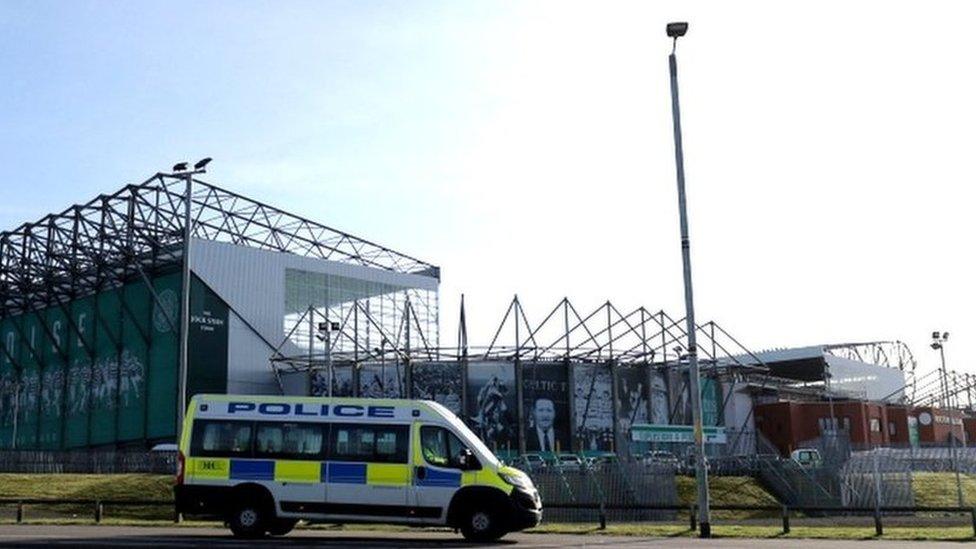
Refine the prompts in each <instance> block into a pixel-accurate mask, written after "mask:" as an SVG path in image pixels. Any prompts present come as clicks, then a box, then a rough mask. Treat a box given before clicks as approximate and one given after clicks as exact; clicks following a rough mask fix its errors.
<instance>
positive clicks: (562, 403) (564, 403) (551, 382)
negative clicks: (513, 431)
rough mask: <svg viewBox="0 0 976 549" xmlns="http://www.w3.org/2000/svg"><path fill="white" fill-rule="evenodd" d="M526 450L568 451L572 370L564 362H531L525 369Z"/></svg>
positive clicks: (523, 388) (523, 386)
mask: <svg viewBox="0 0 976 549" xmlns="http://www.w3.org/2000/svg"><path fill="white" fill-rule="evenodd" d="M522 398H523V402H522V409H523V410H524V411H525V418H523V422H524V426H525V450H526V451H527V452H540V453H543V454H551V453H559V452H569V451H571V450H572V444H571V442H570V432H571V431H572V429H571V428H570V423H569V371H568V370H567V366H566V364H564V363H561V362H560V363H530V364H525V365H524V366H523V368H522Z"/></svg>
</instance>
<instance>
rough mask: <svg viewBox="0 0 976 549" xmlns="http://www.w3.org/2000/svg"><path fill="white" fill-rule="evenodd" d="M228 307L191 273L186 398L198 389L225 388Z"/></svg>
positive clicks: (214, 391) (222, 389) (203, 390)
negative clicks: (188, 362) (188, 361)
mask: <svg viewBox="0 0 976 549" xmlns="http://www.w3.org/2000/svg"><path fill="white" fill-rule="evenodd" d="M229 311H230V309H229V308H228V306H227V304H226V303H224V302H223V301H222V300H221V299H220V298H219V297H217V295H216V294H214V293H213V292H211V291H210V289H209V288H208V287H207V286H206V284H204V283H203V282H201V281H200V279H198V278H196V277H193V284H192V286H191V287H190V364H189V370H188V375H187V401H188V402H189V399H190V397H192V396H193V395H195V394H200V393H226V392H227V337H228V336H227V320H228V315H229Z"/></svg>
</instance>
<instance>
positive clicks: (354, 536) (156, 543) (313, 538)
mask: <svg viewBox="0 0 976 549" xmlns="http://www.w3.org/2000/svg"><path fill="white" fill-rule="evenodd" d="M0 546H5V547H154V548H163V547H214V548H219V547H269V546H270V547H287V548H298V547H356V548H357V549H370V548H390V547H403V548H408V549H414V548H416V549H421V548H426V547H441V548H451V547H465V548H472V547H489V546H490V547H503V548H504V547H510V548H512V549H516V548H518V549H522V548H541V547H550V548H565V547H614V548H615V549H631V548H637V547H640V548H659V547H666V548H678V547H722V548H733V549H766V548H768V549H782V548H783V547H787V546H788V547H791V548H792V547H800V548H804V547H807V548H810V549H814V548H815V549H841V548H847V547H857V548H859V549H875V548H876V549H882V548H884V549H888V548H893V549H900V548H904V549H907V548H912V549H922V548H924V549H930V548H941V547H946V548H948V547H954V548H958V547H959V544H958V543H948V542H912V541H907V542H898V541H887V540H885V541H831V540H795V539H790V540H788V541H787V540H776V539H761V540H757V539H711V540H700V539H696V538H685V537H680V538H640V537H618V536H602V535H590V536H579V535H557V534H511V535H508V536H506V537H505V538H504V539H503V540H502V541H501V542H499V543H496V544H491V545H487V546H479V545H475V544H470V543H465V542H464V541H463V540H462V539H461V538H460V536H455V535H453V534H451V533H443V532H427V531H416V532H389V533H386V532H348V531H343V532H328V531H323V530H296V531H295V532H292V533H291V534H289V535H288V536H285V537H282V538H266V539H263V540H259V541H250V542H249V541H241V540H237V539H234V538H232V537H231V536H230V535H229V534H228V532H227V530H224V529H216V528H190V527H182V528H181V527H167V528H155V527H129V526H54V525H26V524H22V525H0Z"/></svg>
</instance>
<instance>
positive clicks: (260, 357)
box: [0, 174, 440, 449]
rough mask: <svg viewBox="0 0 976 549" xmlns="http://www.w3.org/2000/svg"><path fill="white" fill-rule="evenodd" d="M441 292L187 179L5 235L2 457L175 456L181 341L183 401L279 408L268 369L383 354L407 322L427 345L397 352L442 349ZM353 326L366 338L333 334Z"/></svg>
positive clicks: (0, 341)
mask: <svg viewBox="0 0 976 549" xmlns="http://www.w3.org/2000/svg"><path fill="white" fill-rule="evenodd" d="M188 190H189V193H188ZM187 196H191V197H192V198H191V199H190V200H189V209H187V208H186V206H187ZM187 221H189V227H190V231H189V233H190V234H191V235H192V237H191V239H190V241H189V246H187V245H186V244H187V242H186V241H185V238H184V235H185V234H186V231H185V228H186V226H187ZM187 249H189V250H190V253H189V258H190V272H191V276H190V284H189V288H190V292H189V296H190V299H189V311H190V314H189V315H188V320H185V319H184V318H182V315H181V314H180V312H181V296H182V288H183V283H182V282H183V274H182V273H183V260H184V256H185V255H186V254H185V250H187ZM439 276H440V273H439V269H438V268H437V267H436V266H433V265H431V264H429V263H426V262H423V261H420V260H418V259H415V258H412V257H409V256H407V255H405V254H401V253H399V252H396V251H394V250H391V249H389V248H385V247H383V246H380V245H377V244H374V243H372V242H369V241H367V240H364V239H361V238H357V237H355V236H352V235H349V234H347V233H344V232H341V231H337V230H335V229H332V228H330V227H327V226H324V225H321V224H318V223H315V222H313V221H310V220H308V219H304V218H302V217H298V216H295V215H291V214H288V213H286V212H283V211H281V210H278V209H276V208H273V207H271V206H268V205H266V204H262V203H260V202H257V201H254V200H250V199H248V198H245V197H243V196H240V195H238V194H235V193H232V192H229V191H227V190H224V189H221V188H220V187H217V186H215V185H212V184H209V183H206V182H204V181H201V180H199V179H195V180H194V179H190V178H189V176H186V175H184V174H156V175H154V176H153V177H151V178H149V179H148V180H146V181H145V182H143V183H141V184H133V185H128V186H126V187H125V188H123V189H121V190H119V191H118V192H116V193H114V194H111V195H101V196H99V197H97V198H95V199H94V200H91V201H89V202H87V203H85V204H79V205H75V206H72V207H70V208H68V209H66V210H64V211H63V212H61V213H57V214H51V215H48V216H46V217H44V218H42V219H40V220H38V221H36V222H33V223H25V224H23V225H21V226H20V227H17V228H16V229H14V230H11V231H7V232H3V233H0V448H20V449H71V448H83V447H125V446H136V447H147V446H151V445H152V444H154V443H156V442H166V441H172V440H173V439H174V436H175V434H176V431H177V418H178V415H179V414H178V413H177V407H178V403H179V402H180V398H179V387H180V385H181V382H180V378H181V376H180V349H181V346H180V334H181V333H183V331H182V330H184V329H185V330H186V333H188V345H187V348H188V350H189V356H188V360H187V375H186V387H185V390H186V394H187V395H188V396H189V395H192V394H196V393H200V392H218V393H219V392H246V393H280V392H282V390H283V389H282V376H281V372H280V371H279V369H278V367H277V363H276V362H275V361H274V360H272V359H273V358H275V357H284V356H289V355H299V354H304V355H306V356H312V355H314V354H315V353H321V352H322V350H323V349H325V353H326V354H330V353H331V352H339V353H341V352H344V351H347V350H349V349H352V348H357V349H358V348H363V349H372V348H373V347H379V346H383V345H385V344H384V343H383V341H385V340H387V339H393V336H391V335H389V334H393V333H396V330H397V327H398V326H401V325H403V324H404V319H406V318H407V317H409V318H410V319H411V321H412V322H414V323H416V324H417V325H419V326H422V327H423V329H424V331H423V337H420V333H419V332H417V331H415V332H414V333H413V335H411V334H409V333H408V334H407V335H406V336H405V337H406V340H404V339H403V338H402V337H401V338H400V343H401V344H403V345H407V346H409V344H410V343H411V342H412V343H413V344H414V345H415V346H418V347H419V346H420V345H421V344H424V345H433V346H435V347H436V346H437V344H438V343H437V334H438V333H439V329H438V285H439ZM353 311H355V312H356V317H357V319H358V318H360V317H359V312H360V311H362V312H363V315H362V317H361V318H362V320H363V322H368V323H369V325H370V329H368V330H360V331H358V332H357V333H355V334H353V335H352V336H351V337H342V336H341V333H340V332H339V330H332V329H331V328H333V327H334V326H335V325H336V324H339V323H341V322H343V321H344V319H347V318H348V317H349V316H350V313H351V312H353ZM306 319H307V320H309V321H311V320H313V319H314V320H315V321H316V322H315V324H314V325H313V324H312V323H311V322H310V323H309V325H308V327H304V325H303V326H297V325H296V324H297V323H299V322H302V321H303V320H306ZM185 321H187V322H188V324H186V325H185V326H184V324H183V323H184V322H185ZM299 328H301V329H299ZM339 329H341V328H339ZM313 336H314V337H313Z"/></svg>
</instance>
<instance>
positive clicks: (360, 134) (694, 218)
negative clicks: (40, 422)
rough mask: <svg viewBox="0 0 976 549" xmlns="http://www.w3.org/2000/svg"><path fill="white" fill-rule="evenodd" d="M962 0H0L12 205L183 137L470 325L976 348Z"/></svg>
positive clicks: (60, 196)
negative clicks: (560, 316)
mask: <svg viewBox="0 0 976 549" xmlns="http://www.w3.org/2000/svg"><path fill="white" fill-rule="evenodd" d="M974 12H976V8H974V7H972V6H971V5H970V4H967V3H965V2H939V1H934V2H926V3H924V4H921V3H907V2H906V3H899V2H883V3H882V2H860V3H851V2H830V1H825V2H800V3H797V2H791V3H784V2H735V3H731V2H696V3H693V4H691V3H678V2H654V3H651V2H623V1H601V2H567V1H552V2H545V1H521V2H514V1H495V2H476V1H443V2H431V1H413V2H403V1H400V2H381V1H349V2H339V1H328V2H326V1H318V2H297V1H276V2H258V1H245V2H230V1H204V2H148V1H147V2H81V1H79V2H3V3H0V75H2V78H3V85H0V163H2V165H3V166H5V170H4V174H3V176H2V177H0V227H2V228H5V229H6V228H13V227H15V226H17V225H19V224H20V223H23V222H25V221H29V220H36V219H38V218H40V217H42V216H43V215H45V214H46V213H49V212H53V211H61V210H63V209H64V208H65V207H67V206H69V205H70V204H74V203H79V202H84V201H87V200H89V199H91V198H93V197H95V196H96V195H98V194H99V193H107V192H112V191H114V190H117V189H118V188H120V187H122V186H123V185H124V184H127V183H132V182H139V181H142V180H144V179H146V178H147V177H148V176H150V175H152V174H153V173H155V172H156V171H160V170H166V169H168V168H169V167H170V166H171V165H172V164H173V163H174V162H176V161H179V160H191V161H192V160H195V159H197V158H201V157H204V156H212V157H213V158H214V161H213V163H212V164H211V166H210V173H209V174H208V176H207V177H208V180H209V181H212V182H214V183H217V184H218V185H221V186H223V187H226V188H229V189H231V190H234V191H236V192H239V193H241V194H244V195H246V196H250V197H253V198H255V199H258V200H261V201H263V202H267V203H270V204H273V205H275V206H278V207H280V208H282V209H284V210H286V211H291V212H294V213H296V214H300V215H303V216H306V217H309V218H312V219H315V220H317V221H320V222H323V223H325V224H327V225H330V226H333V227H336V228H339V229H341V230H343V231H346V232H349V233H352V234H355V235H359V236H362V237H364V238H367V239H369V240H372V241H375V242H378V243H381V244H383V245H385V246H388V247H391V248H393V249H396V250H400V251H402V252H404V253H407V254H409V255H412V256H415V257H418V258H420V259H423V260H425V261H428V262H431V263H434V264H436V265H439V266H441V268H442V284H441V327H442V329H441V338H442V342H443V343H445V344H448V343H451V342H453V340H454V333H455V329H456V328H455V327H456V319H457V311H458V303H459V298H460V295H461V294H462V293H464V294H465V296H466V303H467V314H468V325H469V338H470V340H471V342H472V344H481V345H484V344H487V343H488V341H489V340H490V338H491V336H492V335H493V333H494V328H495V327H496V326H497V324H498V323H499V322H500V320H501V318H502V315H503V314H504V312H505V309H506V308H507V306H508V303H509V301H510V300H511V298H512V296H513V295H515V294H518V295H519V297H520V300H521V301H522V303H523V305H524V306H525V308H526V311H527V313H528V315H529V320H530V321H533V322H538V321H540V320H542V317H543V316H544V315H545V314H547V313H548V312H549V310H550V309H551V308H552V307H553V306H555V304H556V303H557V302H558V301H559V300H560V299H562V298H563V297H569V298H570V299H571V300H572V301H573V302H574V304H575V305H576V306H577V308H579V309H580V310H583V309H592V308H595V307H596V306H598V305H599V304H601V303H603V302H604V301H606V300H608V299H609V300H611V301H613V302H614V303H615V304H617V305H618V306H619V307H620V308H621V309H632V308H635V307H637V306H640V305H644V306H646V307H648V308H649V309H651V310H654V311H656V310H659V309H664V310H666V311H669V312H670V314H671V315H672V316H675V317H676V318H677V317H681V316H683V301H682V278H681V254H680V246H679V235H678V214H677V194H676V189H675V181H674V149H673V144H672V140H671V139H672V133H671V132H672V127H671V120H670V114H671V111H670V108H671V105H670V96H669V89H668V69H667V54H668V53H669V52H670V46H671V44H670V41H669V39H668V38H667V37H666V36H665V34H664V26H665V24H666V22H668V21H673V20H687V21H689V22H690V24H691V27H690V31H689V33H688V35H687V36H686V37H685V38H683V39H682V40H681V42H680V43H679V47H678V58H679V65H680V80H681V104H682V118H683V126H684V144H685V162H686V171H687V186H688V207H689V217H690V223H691V242H692V248H691V249H692V261H693V269H694V287H695V299H696V312H697V316H698V318H699V320H700V321H707V320H714V321H716V322H717V323H719V324H720V325H722V326H723V327H725V328H726V329H727V330H728V331H729V332H731V333H732V334H734V335H735V336H736V337H737V338H738V339H739V340H741V341H742V342H743V343H745V344H746V345H747V346H748V347H750V348H752V349H766V348H772V347H787V346H795V345H811V344H819V343H835V342H850V341H871V340H902V341H905V342H907V343H908V344H909V345H910V347H911V349H912V350H913V352H914V354H915V356H916V358H917V359H918V361H919V364H920V367H921V368H923V369H931V368H932V367H934V366H935V364H936V362H935V361H936V360H937V355H935V353H934V352H933V351H932V350H931V349H929V348H928V343H929V339H928V338H929V334H930V333H931V331H932V330H936V329H938V330H945V331H948V332H950V340H949V342H948V343H947V345H946V358H947V361H948V363H949V367H950V368H954V369H957V370H960V371H968V372H974V373H976V360H974V357H976V320H974V316H973V314H972V313H973V310H974V308H976V292H974V290H973V287H972V284H973V281H974V280H976V267H974V261H973V245H972V241H973V240H972V239H973V235H976V216H974V214H973V212H972V210H973V207H974V205H976V200H974V198H976V193H974V191H973V183H974V177H973V176H974V164H973V154H972V151H973V149H974V145H976V139H974V128H976V102H974V101H973V98H974V97H976V76H974V73H973V71H972V70H971V66H972V56H973V52H976V34H974V33H972V32H971V21H972V20H973V16H974Z"/></svg>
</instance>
